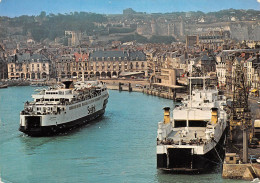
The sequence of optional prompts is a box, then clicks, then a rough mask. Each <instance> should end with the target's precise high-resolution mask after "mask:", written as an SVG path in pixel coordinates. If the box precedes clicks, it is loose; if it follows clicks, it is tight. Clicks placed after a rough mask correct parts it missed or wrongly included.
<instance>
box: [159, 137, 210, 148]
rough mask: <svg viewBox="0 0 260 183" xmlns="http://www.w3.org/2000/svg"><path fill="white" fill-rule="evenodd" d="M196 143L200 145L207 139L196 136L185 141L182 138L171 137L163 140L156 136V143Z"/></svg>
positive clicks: (205, 142)
mask: <svg viewBox="0 0 260 183" xmlns="http://www.w3.org/2000/svg"><path fill="white" fill-rule="evenodd" d="M160 144H163V145H191V146H192V145H193V146H194V145H196V146H200V145H204V144H207V141H205V140H203V139H202V138H196V139H190V140H189V141H185V140H183V139H180V140H173V139H172V138H165V139H163V140H159V139H158V138H157V145H160Z"/></svg>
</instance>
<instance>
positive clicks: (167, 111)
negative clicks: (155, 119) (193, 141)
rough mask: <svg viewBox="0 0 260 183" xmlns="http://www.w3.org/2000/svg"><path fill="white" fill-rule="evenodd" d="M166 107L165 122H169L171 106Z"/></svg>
mask: <svg viewBox="0 0 260 183" xmlns="http://www.w3.org/2000/svg"><path fill="white" fill-rule="evenodd" d="M163 109H164V119H163V123H164V124H167V123H169V122H170V107H165V108H163Z"/></svg>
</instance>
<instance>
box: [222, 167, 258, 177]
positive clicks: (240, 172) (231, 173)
mask: <svg viewBox="0 0 260 183" xmlns="http://www.w3.org/2000/svg"><path fill="white" fill-rule="evenodd" d="M222 177H223V178H225V179H242V180H248V181H252V180H254V179H255V178H260V164H257V163H252V164H250V163H247V164H227V163H224V164H223V172H222Z"/></svg>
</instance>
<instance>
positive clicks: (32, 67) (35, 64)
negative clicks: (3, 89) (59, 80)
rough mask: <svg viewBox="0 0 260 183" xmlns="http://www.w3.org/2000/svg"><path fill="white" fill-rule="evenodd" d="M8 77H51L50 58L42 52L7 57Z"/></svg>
mask: <svg viewBox="0 0 260 183" xmlns="http://www.w3.org/2000/svg"><path fill="white" fill-rule="evenodd" d="M7 62H8V63H7V69H8V79H33V80H34V79H37V80H39V79H44V80H48V79H49V78H50V68H51V67H50V65H51V64H50V60H49V59H48V58H46V57H45V56H43V55H40V54H32V55H31V54H29V53H23V54H14V55H12V56H9V57H8V58H7Z"/></svg>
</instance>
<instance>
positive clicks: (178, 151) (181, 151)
mask: <svg viewBox="0 0 260 183" xmlns="http://www.w3.org/2000/svg"><path fill="white" fill-rule="evenodd" d="M226 132H227V129H226V130H225V131H224V133H223V134H222V136H221V139H220V140H219V142H218V143H217V145H216V146H215V148H213V149H211V150H210V151H209V152H208V153H206V154H204V155H196V154H195V155H192V154H191V149H190V148H186V149H185V148H169V149H168V155H167V154H157V168H158V169H161V170H164V171H171V172H183V173H185V172H207V171H211V170H212V166H216V165H218V164H220V163H222V161H223V159H224V155H225V149H224V144H225V139H226V134H227V133H226Z"/></svg>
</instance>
